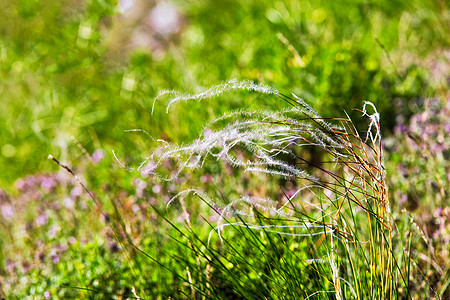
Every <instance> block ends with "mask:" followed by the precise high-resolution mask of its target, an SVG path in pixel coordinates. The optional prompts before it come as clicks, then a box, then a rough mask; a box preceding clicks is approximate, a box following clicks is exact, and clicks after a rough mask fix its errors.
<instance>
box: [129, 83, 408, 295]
mask: <svg viewBox="0 0 450 300" xmlns="http://www.w3.org/2000/svg"><path fill="white" fill-rule="evenodd" d="M230 90H250V91H256V92H260V93H265V94H269V95H273V96H274V97H278V98H279V99H280V101H281V102H282V103H283V104H282V105H284V104H285V103H288V104H289V107H288V108H286V109H282V110H280V111H245V110H242V111H235V112H231V113H228V114H225V115H223V116H221V117H219V118H217V119H216V120H214V121H212V122H210V123H209V124H207V125H206V126H205V128H204V130H203V131H202V133H201V135H200V136H199V138H198V139H196V140H194V141H193V142H192V143H190V144H186V145H173V144H170V143H166V142H161V144H160V145H159V147H157V148H156V149H154V151H153V154H152V155H150V156H149V157H148V158H147V159H146V160H145V161H144V162H143V163H142V164H141V165H140V166H139V167H138V168H137V170H138V171H140V172H142V173H143V174H145V175H154V176H157V177H158V178H159V179H162V180H168V181H174V182H177V183H179V182H180V178H183V176H182V174H184V173H186V172H189V170H194V169H200V168H202V167H203V166H204V165H205V163H206V161H208V163H209V160H210V158H213V159H215V160H216V161H219V162H220V161H223V162H226V163H227V164H229V165H231V166H233V167H235V168H237V169H239V170H242V171H243V172H247V173H254V174H264V175H270V176H274V177H276V178H279V177H281V178H283V179H284V180H287V181H290V182H292V183H294V184H295V186H296V190H295V191H294V192H293V193H291V194H290V195H287V194H285V197H284V198H283V199H268V198H264V197H259V196H248V195H242V196H241V197H240V198H239V199H236V200H232V199H227V195H223V196H222V198H224V199H225V201H221V200H219V199H217V198H214V197H211V196H209V195H208V194H206V193H205V192H204V191H202V190H199V189H194V188H190V189H188V190H186V191H185V192H182V193H180V194H179V195H177V196H175V197H174V198H173V199H172V201H171V203H173V202H174V201H176V200H179V199H181V201H182V207H183V211H184V212H186V211H187V210H186V207H185V205H186V204H185V203H184V202H183V200H182V199H183V198H182V197H183V196H184V195H185V194H187V193H191V194H194V195H196V196H198V198H200V199H202V200H203V202H204V203H206V204H207V205H209V206H210V207H211V208H213V210H214V211H215V212H217V213H218V214H219V215H220V217H221V219H220V221H219V222H218V224H216V225H215V226H213V225H211V226H212V233H214V232H217V233H218V236H219V237H220V240H221V241H222V246H223V247H225V248H226V249H227V250H223V249H222V250H220V246H219V248H214V247H213V246H211V244H210V242H211V240H208V241H204V240H202V239H201V238H200V237H198V236H197V235H196V234H195V229H194V228H192V225H191V224H190V222H189V215H188V214H187V213H186V218H187V220H188V225H189V228H190V232H191V235H190V242H189V247H190V248H191V249H192V251H193V253H194V254H195V256H196V257H197V260H196V264H197V266H196V267H194V266H191V268H188V273H189V278H190V280H189V284H190V285H191V286H195V288H196V290H203V291H204V293H205V294H204V295H209V296H212V295H215V296H217V297H219V298H226V297H230V294H229V293H230V291H231V292H233V293H235V294H234V295H235V296H236V295H240V296H241V297H244V298H258V297H263V298H264V297H265V298H285V297H288V298H292V297H294V298H295V297H298V298H310V297H313V296H316V297H322V296H324V295H325V297H332V298H336V299H349V298H358V299H369V298H370V299H393V298H398V297H407V298H409V297H410V296H409V293H408V288H409V287H408V278H409V256H408V249H404V246H403V244H402V243H401V242H402V241H401V240H400V239H399V238H398V236H397V235H396V228H395V224H394V221H393V218H392V212H391V208H390V203H389V198H388V192H387V184H386V174H385V168H384V162H383V151H382V146H381V134H380V116H379V114H378V112H377V110H376V108H375V106H374V105H373V104H372V103H370V102H365V104H364V106H363V108H362V110H361V111H360V112H361V113H362V117H364V118H366V119H367V120H368V128H367V131H366V133H365V134H361V133H360V131H358V129H357V128H356V126H355V124H354V123H353V122H352V120H351V119H350V118H349V117H348V115H347V114H345V117H342V118H323V117H321V116H320V115H319V114H318V113H317V112H316V111H315V110H314V109H313V108H312V107H310V106H309V105H308V104H307V103H306V102H304V101H303V100H302V99H300V98H299V97H297V96H296V95H294V94H292V95H291V96H288V95H285V94H282V93H281V92H279V91H277V90H275V89H273V88H270V87H267V86H265V85H258V84H254V83H252V82H247V81H237V80H230V81H228V82H225V83H223V84H220V85H217V86H214V87H212V88H210V89H209V90H208V91H206V92H203V93H199V94H178V93H173V94H174V95H175V97H174V98H172V99H171V100H170V101H169V105H168V106H167V108H168V109H169V107H170V106H171V105H173V104H174V103H175V102H178V101H190V100H198V101H200V100H204V99H207V98H212V97H215V96H218V95H220V94H222V93H224V92H227V91H230ZM167 93H169V94H171V93H172V92H163V94H167ZM161 95H162V94H161ZM158 98H159V97H158ZM158 98H157V99H158ZM155 101H156V100H155ZM282 105H280V106H282ZM311 151H316V152H320V153H321V155H320V156H319V157H320V159H319V160H312V159H311V158H308V157H311V155H308V153H310V152H311ZM225 229H227V230H225ZM212 238H213V237H212V235H210V239H212ZM238 240H239V241H240V242H241V243H242V244H236V243H237V241H238ZM243 245H244V246H243ZM294 245H303V246H301V247H300V248H301V250H298V251H299V252H297V251H296V250H294V249H295V248H296V247H293V246H294ZM205 249H206V250H205ZM250 249H251V250H250ZM224 251H225V252H224ZM248 251H249V252H250V253H253V255H256V256H251V255H252V254H250V253H247V254H244V253H245V252H248ZM227 253H228V254H227ZM404 253H406V254H404ZM246 255H250V256H251V257H246ZM259 255H262V256H263V257H264V258H261V257H260V256H259ZM249 260H250V261H252V260H253V261H255V260H256V261H257V262H254V263H253V264H252V263H249ZM201 261H203V262H204V269H201V268H200V267H199V266H200V265H201ZM263 265H264V267H262V266H263ZM258 266H259V267H261V268H259V267H258ZM199 268H200V271H198V272H197V273H195V272H193V270H195V269H197V270H198V269H199ZM189 270H190V271H189ZM211 270H214V271H211ZM194 273H195V274H196V276H197V277H195V276H194V275H193V274H194ZM236 274H238V275H236ZM230 276H232V278H235V279H232V278H231V277H230ZM193 277H194V278H196V279H192V278H193ZM201 282H203V283H204V284H200V283H201ZM219 282H224V283H219ZM245 287H248V289H247V288H245ZM227 291H228V292H227ZM331 295H333V296H331Z"/></svg>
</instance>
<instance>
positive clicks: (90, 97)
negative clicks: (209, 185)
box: [0, 0, 450, 190]
mask: <svg viewBox="0 0 450 300" xmlns="http://www.w3.org/2000/svg"><path fill="white" fill-rule="evenodd" d="M446 5H447V2H445V1H437V0H436V1H418V0H415V1H391V0H389V1H356V0H347V1H206V0H202V1H171V2H155V1H137V2H134V1H132V0H128V1H122V4H121V5H120V3H118V2H117V1H110V0H98V1H97V0H95V1H94V0H93V1H54V0H50V1H46V2H43V1H38V0H23V1H7V0H6V1H5V0H2V1H1V6H2V11H1V18H0V32H1V37H0V99H1V101H0V111H1V115H0V129H1V130H0V145H1V157H0V165H1V166H2V172H1V173H0V185H1V186H2V187H3V188H4V189H7V190H9V189H10V186H11V184H12V183H14V181H15V180H16V179H17V178H19V177H21V176H24V175H25V174H28V173H34V172H37V171H39V172H45V171H49V170H50V169H51V168H53V166H52V165H51V164H49V161H48V160H46V158H47V155H48V154H50V153H51V154H53V155H54V156H56V157H60V158H62V159H67V160H70V161H76V158H77V157H76V154H75V153H78V154H79V153H80V152H79V151H72V150H73V149H74V148H75V149H77V146H76V144H77V143H78V142H79V143H80V144H81V145H82V146H83V147H85V148H86V149H87V150H88V151H89V152H91V153H92V152H93V151H94V150H95V149H96V148H103V149H106V153H107V155H110V150H111V149H115V150H116V151H117V152H118V153H120V154H121V155H123V156H126V155H128V156H127V157H129V159H130V162H132V161H133V160H135V159H136V157H138V159H137V160H139V159H140V158H141V157H142V156H143V155H145V154H146V149H147V148H148V144H147V143H148V142H147V139H146V138H144V137H143V136H140V135H136V134H125V133H124V131H125V130H127V129H134V128H142V129H145V130H147V131H148V132H150V134H151V135H152V136H154V137H155V138H159V137H166V138H169V139H171V140H174V141H179V140H182V139H186V138H188V139H189V138H193V137H194V136H195V135H196V134H197V133H196V132H198V130H197V129H199V128H201V126H202V124H204V123H205V122H206V121H207V120H209V119H210V118H211V117H213V116H217V115H220V114H221V113H222V112H224V111H227V110H229V109H233V108H264V107H279V106H281V105H284V104H282V103H278V102H277V101H274V100H272V99H261V98H259V99H256V98H255V97H254V96H253V95H248V96H245V97H241V96H239V97H238V98H237V97H236V96H234V97H233V96H227V97H225V98H223V99H220V100H212V101H210V102H208V105H207V106H208V109H207V110H205V109H203V107H204V106H203V105H197V104H189V106H183V105H180V106H179V107H177V108H176V109H175V110H173V112H172V113H171V114H169V115H166V114H165V113H164V110H165V105H164V103H157V105H156V110H155V114H154V115H151V113H150V110H151V105H152V102H153V99H154V97H155V96H156V95H157V93H158V92H159V91H160V90H163V89H176V90H180V91H200V90H202V89H204V88H205V87H208V86H210V85H212V84H216V83H219V82H221V81H224V80H228V79H229V78H237V79H248V80H254V81H256V82H262V83H266V84H269V85H271V86H273V87H275V88H277V89H279V90H280V91H282V92H285V93H288V94H289V93H290V92H294V93H295V94H297V95H298V96H300V97H303V98H304V99H305V100H306V101H307V102H309V103H311V104H312V105H313V106H314V107H315V108H316V109H317V111H319V112H321V113H322V115H324V116H331V115H333V116H336V115H338V116H339V115H343V111H344V110H346V111H347V112H350V113H351V110H352V109H353V108H360V107H361V103H362V101H364V100H370V101H372V102H374V103H375V104H376V105H377V106H378V108H379V110H380V112H381V115H382V123H383V126H385V130H386V131H389V130H391V129H392V127H393V126H394V125H395V115H396V114H398V113H403V112H404V113H405V114H406V115H409V114H411V113H412V112H414V110H418V109H419V108H420V105H421V99H423V98H425V97H427V96H429V95H430V94H432V93H433V92H434V91H435V90H436V89H437V88H436V86H438V85H439V84H441V85H442V83H441V82H439V80H441V79H442V76H441V77H440V76H437V78H438V80H434V81H433V80H432V79H433V78H431V77H432V75H433V74H431V73H432V72H433V70H431V68H430V64H433V61H436V60H439V59H440V57H441V56H442V55H441V54H440V53H441V51H443V50H445V49H447V48H448V45H449V39H450V38H449V34H448V28H449V13H448V10H447V7H446ZM130 7H132V8H131V9H129V8H130ZM125 10H126V11H125ZM158 15H159V16H163V15H164V16H166V17H162V18H161V17H159V18H158ZM158 22H159V23H158ZM164 22H165V23H164ZM377 40H378V42H377ZM384 49H385V50H386V51H387V52H386V51H385V50H384ZM387 53H389V56H390V60H391V61H392V63H391V62H390V60H389V59H388V58H387ZM435 77H436V76H435ZM430 87H431V88H430ZM444 87H445V85H444ZM430 89H431V90H430ZM399 103H402V105H399ZM187 108H189V109H187ZM400 110H404V111H400ZM72 137H74V139H73V138H72Z"/></svg>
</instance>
